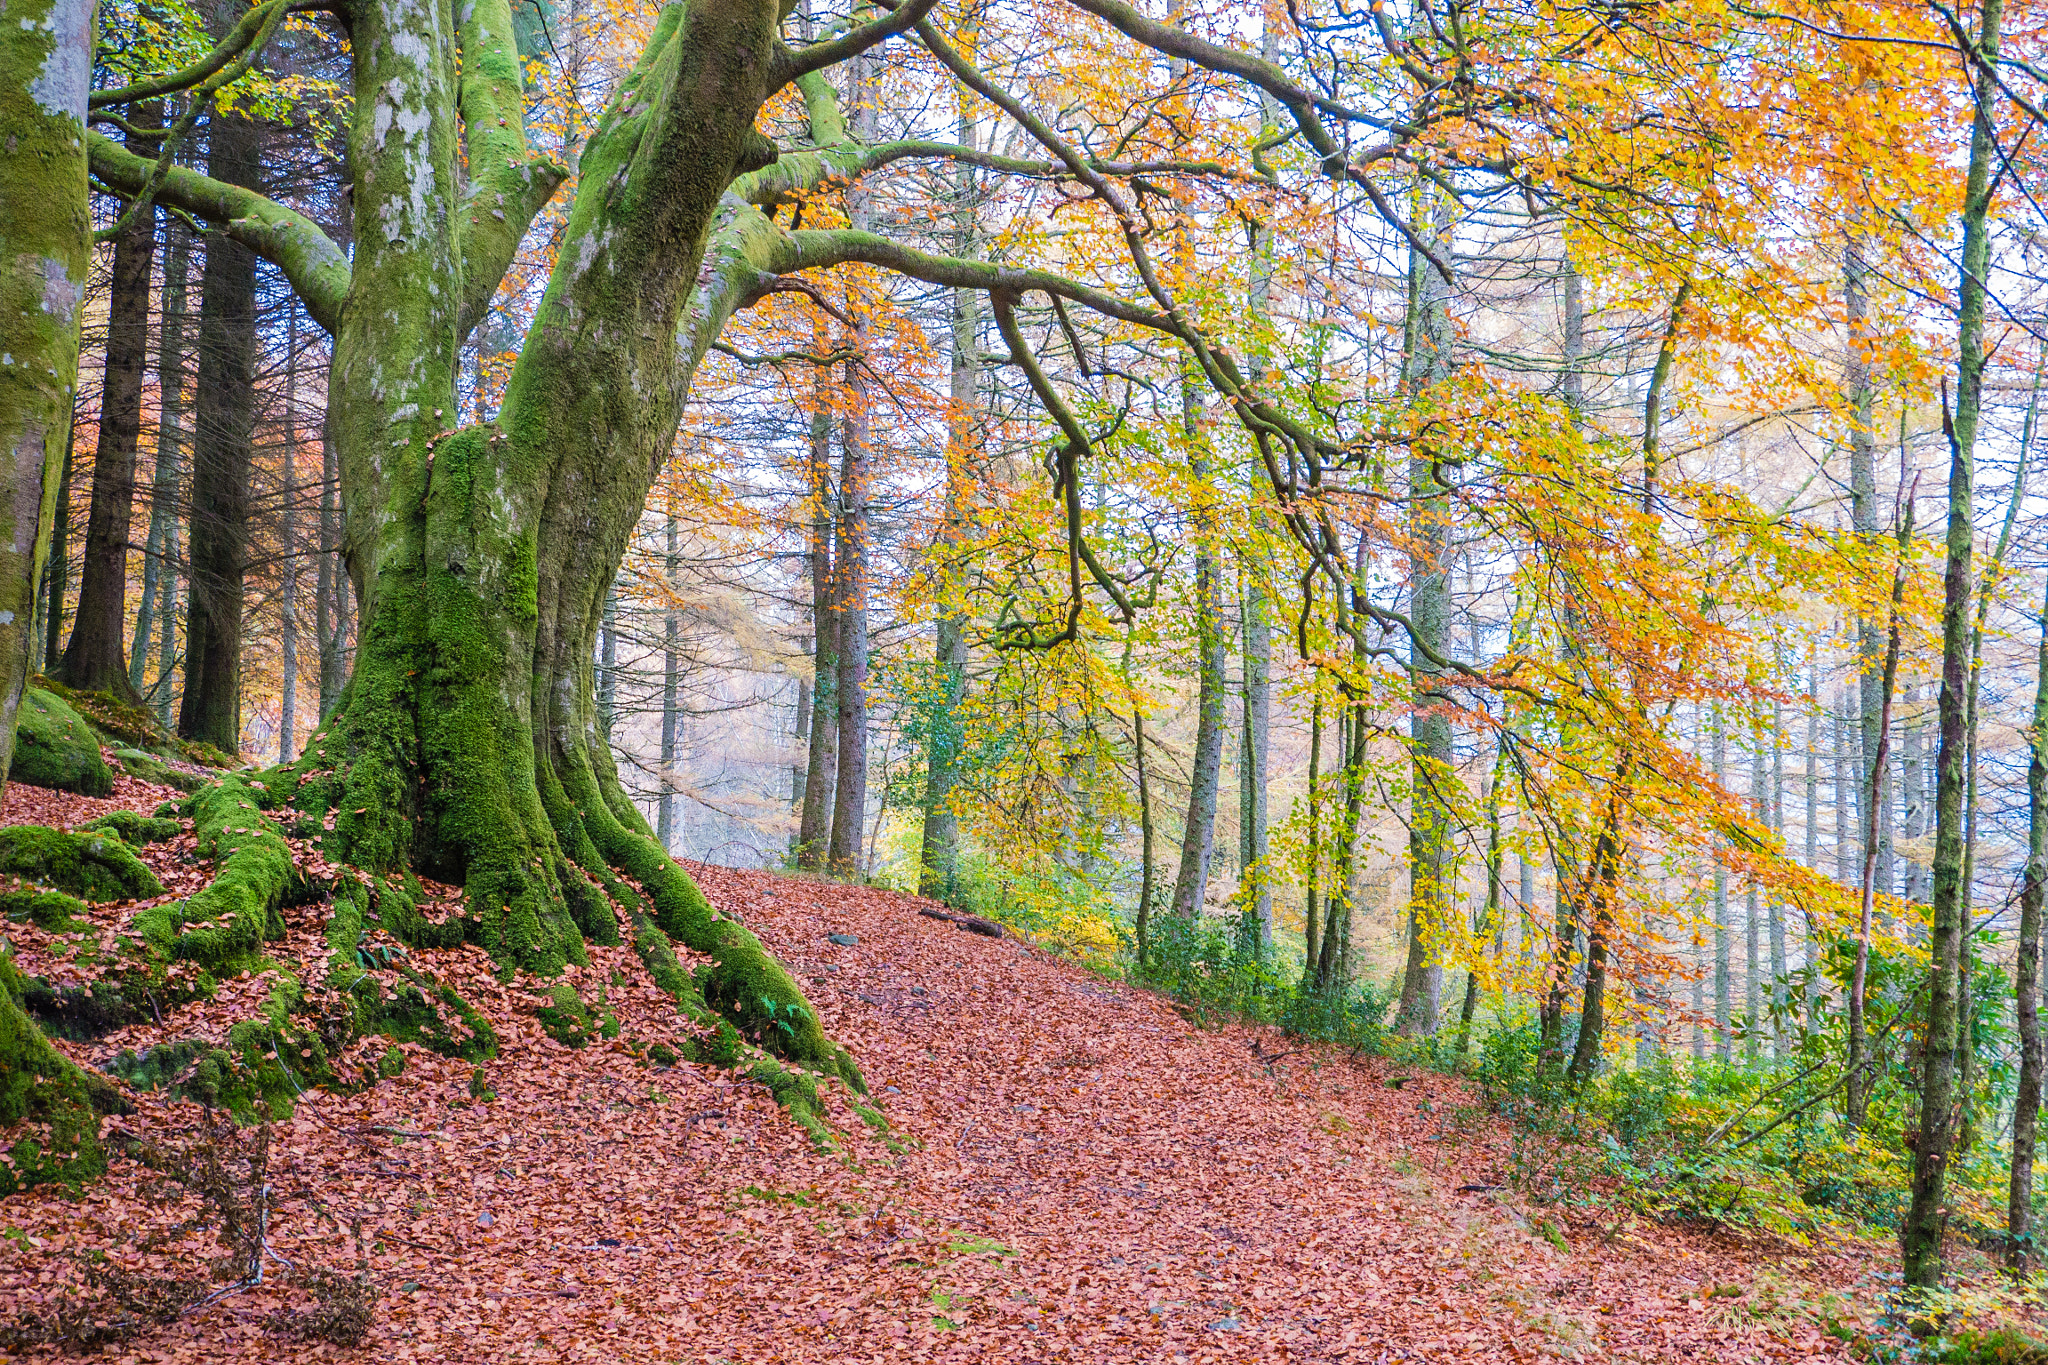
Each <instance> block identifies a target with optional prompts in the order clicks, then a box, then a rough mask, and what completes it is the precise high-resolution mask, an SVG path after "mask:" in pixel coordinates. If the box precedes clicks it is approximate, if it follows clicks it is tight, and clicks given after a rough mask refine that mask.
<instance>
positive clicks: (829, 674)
mask: <svg viewBox="0 0 2048 1365" xmlns="http://www.w3.org/2000/svg"><path fill="white" fill-rule="evenodd" d="M810 493H811V547H810V555H809V559H810V570H811V621H812V626H813V629H814V630H815V632H816V636H817V638H816V642H815V643H816V651H817V652H816V654H815V655H814V657H813V661H812V662H813V668H812V672H811V676H812V678H813V679H814V682H813V685H812V697H811V715H812V721H811V745H810V755H809V763H808V766H807V769H806V772H805V775H804V806H803V814H802V817H801V819H800V820H799V821H798V825H797V836H796V865H797V866H798V867H800V868H803V869H805V870H806V871H811V872H815V871H817V870H818V869H820V868H822V867H824V866H825V850H826V848H827V846H828V845H830V843H831V840H832V794H833V792H834V791H835V790H836V788H837V786H838V781H839V612H838V609H837V607H836V606H835V600H836V595H835V593H834V589H833V581H834V575H833V569H832V526H833V522H834V520H835V517H834V514H833V511H832V418H831V410H830V409H829V408H828V407H827V406H826V402H825V395H824V391H823V384H822V381H821V383H820V388H819V394H818V400H817V405H816V407H815V408H814V409H813V411H812V413H811V452H810Z"/></svg>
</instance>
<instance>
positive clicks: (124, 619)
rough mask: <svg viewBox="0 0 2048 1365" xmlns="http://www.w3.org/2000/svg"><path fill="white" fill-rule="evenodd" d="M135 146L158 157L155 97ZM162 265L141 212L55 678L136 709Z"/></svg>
mask: <svg viewBox="0 0 2048 1365" xmlns="http://www.w3.org/2000/svg"><path fill="white" fill-rule="evenodd" d="M131 122H132V123H133V124H134V129H133V131H131V132H130V133H129V134H128V150H129V151H131V152H134V153H136V154H137V155H138V156H151V157H153V156H155V155H156V148H157V144H158V142H159V141H160V140H161V139H160V137H159V136H154V135H152V130H156V129H161V128H162V126H163V105H162V104H161V103H160V102H159V101H155V100H152V101H149V102H148V103H146V104H144V105H142V106H141V107H140V108H138V109H137V111H136V117H135V118H134V119H133V120H131ZM155 261H156V211H155V209H154V207H152V208H150V209H149V210H148V211H147V212H142V213H137V214H135V215H134V216H133V217H132V218H131V219H130V220H129V222H128V225H127V226H126V227H124V228H122V229H121V231H120V233H119V235H117V236H116V237H115V238H114V267H113V288H112V291H111V293H110V294H109V296H108V299H107V358H106V370H105V379H104V381H103V382H102V384H101V386H100V429H99V442H98V444H97V445H96V447H95V448H94V451H93V463H92V500H91V502H90V504H89V505H88V509H87V512H86V521H85V558H84V561H83V563H82V565H81V566H80V569H79V575H78V610H77V612H76V613H75V614H74V615H73V617H72V625H71V642H70V643H69V644H68V645H66V646H65V649H64V657H63V658H62V659H61V660H60V661H59V662H58V664H57V667H56V670H55V674H54V676H56V677H57V678H58V680H60V681H62V682H64V683H66V684H68V685H69V686H71V687H75V688H78V689H79V690H81V691H85V692H109V693H112V694H113V695H114V696H116V697H118V698H120V699H121V700H122V701H124V702H128V703H130V704H131V705H133V704H139V703H140V702H141V697H140V696H138V695H137V694H136V692H135V689H134V688H133V687H131V686H130V685H129V682H128V660H127V658H126V657H125V655H124V653H123V650H122V646H123V645H124V644H125V642H126V639H125V637H126V635H127V630H128V613H127V594H128V551H129V548H130V546H129V541H130V540H131V539H132V534H131V531H130V524H131V522H132V520H133V517H134V513H135V451H136V446H137V445H138V443H139V441H140V439H141V436H142V376H143V371H144V369H145V368H146V367H147V364H148V358H149V306H150V275H151V272H152V267H153V266H154V265H155Z"/></svg>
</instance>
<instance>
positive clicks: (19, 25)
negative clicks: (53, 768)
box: [0, 0, 104, 1194]
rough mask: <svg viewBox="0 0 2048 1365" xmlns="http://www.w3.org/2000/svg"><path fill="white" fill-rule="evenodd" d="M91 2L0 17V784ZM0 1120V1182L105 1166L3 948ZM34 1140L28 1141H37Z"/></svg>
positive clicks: (32, 533) (61, 289)
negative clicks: (0, 1143)
mask: <svg viewBox="0 0 2048 1365" xmlns="http://www.w3.org/2000/svg"><path fill="white" fill-rule="evenodd" d="M93 18H94V8H93V6H92V4H90V3H89V2H87V3H81V0H16V3H13V4H11V5H10V6H9V8H8V10H7V15H6V22H5V23H4V24H0V125H4V126H5V127H6V129H7V136H6V137H5V138H0V185H5V186H6V187H7V195H8V203H7V211H6V212H4V213H0V352H4V353H5V354H6V355H7V356H9V357H11V360H10V363H8V364H7V365H5V366H0V452H4V453H5V457H4V458H5V466H4V467H5V470H6V479H7V488H6V493H5V496H4V497H0V782H4V780H5V774H6V772H7V768H8V765H9V763H10V761H11V760H12V758H13V753H14V717H15V710H16V707H17V706H18V705H19V704H20V702H21V694H22V689H23V686H24V684H25V683H26V681H27V678H28V671H29V658H30V652H31V645H32V643H33V636H32V634H31V622H32V620H33V617H34V614H35V598H36V587H37V576H38V574H39V573H40V571H41V569H42V566H43V563H44V557H45V556H46V555H47V554H48V552H49V549H50V519H51V516H52V514H53V511H54V505H55V493H56V478H57V474H58V468H59V465H60V460H59V458H58V454H57V443H58V442H59V441H62V440H64V439H65V433H67V432H68V431H69V430H70V428H71V413H72V404H73V402H74V401H75V399H76V396H77V389H78V343H79V321H80V318H79V314H80V311H81V309H80V305H81V304H82V303H83V301H84V298H85V283H86V272H87V270H88V268H89V266H90V264H91V233H92V217H91V213H90V208H89V204H88V200H87V192H86V150H85V149H86V129H85V116H86V96H87V92H88V90H89V89H90V87H91V83H92V73H93V49H94V40H95V37H96V34H95V32H94V28H93ZM0 1074H5V1075H6V1076H7V1077H8V1084H7V1085H6V1086H5V1087H4V1090H0V1124H8V1125H12V1124H15V1123H18V1122H20V1121H21V1120H23V1119H25V1118H28V1117H30V1116H31V1114H32V1113H33V1115H34V1117H35V1118H37V1119H39V1120H43V1121H44V1122H46V1123H47V1128H46V1129H45V1131H44V1132H43V1133H41V1134H39V1136H40V1137H42V1138H43V1141H42V1142H41V1143H40V1144H38V1143H35V1142H28V1143H23V1144H21V1145H20V1146H18V1147H16V1148H15V1151H16V1152H17V1153H19V1154H20V1155H21V1157H22V1158H25V1160H17V1161H13V1162H9V1163H7V1164H6V1165H5V1166H0V1194H5V1193H12V1192H13V1191H14V1190H15V1189H17V1188H19V1187H20V1186H21V1185H23V1184H27V1183H32V1182H35V1181H39V1180H66V1181H73V1182H76V1181H80V1180H86V1179H90V1178H91V1177H92V1176H95V1175H97V1174H98V1173H99V1172H100V1171H101V1170H102V1169H104V1165H103V1160H104V1159H103V1157H102V1154H101V1150H100V1145H99V1135H98V1134H99V1123H98V1120H97V1118H96V1117H95V1116H94V1114H93V1113H92V1109H91V1106H90V1105H89V1103H88V1102H87V1099H86V1092H85V1085H84V1081H83V1078H82V1076H81V1075H80V1073H79V1071H78V1069H77V1067H76V1066H74V1065H73V1064H72V1063H70V1062H68V1061H67V1060H66V1059H65V1058H64V1056H63V1055H62V1054H61V1053H59V1052H58V1051H57V1050H56V1049H55V1048H53V1047H51V1046H50V1044H49V1043H48V1042H47V1041H46V1040H45V1039H44V1038H43V1036H42V1034H41V1033H40V1031H39V1030H38V1029H37V1027H36V1024H35V1022H34V1021H33V1020H31V1019H30V1018H29V1017H28V1015H27V1013H26V1012H25V1011H24V1010H23V1009H22V1008H21V1005H20V1000H19V975H18V973H17V972H16V971H15V968H14V963H13V958H12V956H11V954H9V953H8V952H7V951H6V950H5V949H0ZM38 1148H39V1150H35V1149H38Z"/></svg>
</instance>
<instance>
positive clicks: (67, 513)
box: [42, 421, 78, 671]
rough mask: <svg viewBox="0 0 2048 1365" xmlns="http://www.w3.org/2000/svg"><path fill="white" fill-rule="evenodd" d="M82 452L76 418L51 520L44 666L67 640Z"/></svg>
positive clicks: (50, 663) (47, 666)
mask: <svg viewBox="0 0 2048 1365" xmlns="http://www.w3.org/2000/svg"><path fill="white" fill-rule="evenodd" d="M77 454H78V427H77V424H76V422H75V421H74V422H73V423H72V425H71V426H70V427H68V428H67V429H66V432H65V437H64V466H63V470H62V472H61V473H59V475H58V476H57V505H56V509H55V511H54V512H53V514H52V517H51V522H50V547H49V554H48V557H47V561H46V562H47V564H48V568H47V570H46V571H45V572H44V574H43V579H44V602H43V660H42V662H43V668H44V669H45V670H46V671H47V670H49V669H53V668H55V667H56V666H57V660H58V659H60V658H62V657H63V656H62V655H61V654H60V653H59V652H58V646H59V644H60V643H61V642H62V641H63V639H64V599H65V597H66V595H67V594H68V593H69V592H70V580H71V482H72V480H71V476H72V471H73V467H74V465H75V464H76V463H77V460H76V456H77Z"/></svg>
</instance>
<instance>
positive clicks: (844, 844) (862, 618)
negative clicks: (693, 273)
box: [825, 327, 873, 877]
mask: <svg viewBox="0 0 2048 1365" xmlns="http://www.w3.org/2000/svg"><path fill="white" fill-rule="evenodd" d="M854 337H855V340H854V351H855V355H856V358H855V359H853V360H850V361H848V362H847V365H846V388H847V401H848V406H847V413H846V416H845V418H844V419H843V420H842V421H841V423H840V453H839V454H840V458H839V534H838V541H837V544H836V545H835V546H834V553H833V565H832V568H833V577H834V579H835V580H836V586H837V589H838V591H837V593H836V594H835V596H836V599H837V600H836V601H835V603H834V611H835V614H836V615H837V616H838V618H839V620H838V626H839V632H838V634H839V640H838V646H839V677H838V679H837V680H836V683H835V688H834V691H835V694H836V695H835V697H834V700H835V701H836V703H837V704H838V707H839V746H838V749H839V752H838V761H839V772H838V781H837V784H836V785H835V787H834V790H833V794H832V837H831V840H830V842H829V843H827V844H826V852H825V866H826V867H827V868H828V869H829V870H830V871H832V872H833V873H834V874H836V875H838V876H842V877H851V876H854V875H856V874H857V873H858V872H859V871H860V853H861V835H862V834H863V833H864V832H865V831H866V829H867V809H868V478H869V472H870V469H871V468H872V462H873V452H872V450H871V449H870V442H869V431H870V424H869V420H868V405H867V399H866V394H865V387H866V376H865V375H864V374H863V373H862V370H861V366H862V364H863V363H864V360H863V359H861V357H862V355H863V354H864V351H865V347H864V345H863V342H862V339H861V338H862V329H861V328H859V327H856V328H855V329H854Z"/></svg>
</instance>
